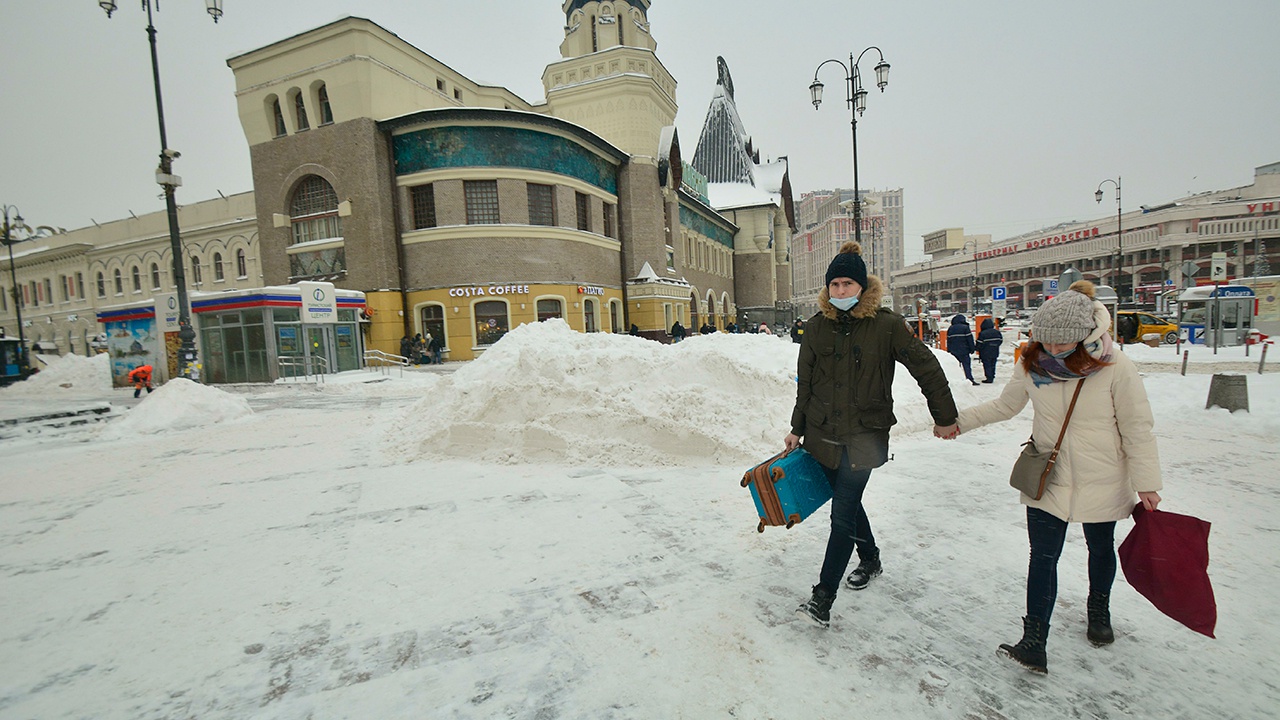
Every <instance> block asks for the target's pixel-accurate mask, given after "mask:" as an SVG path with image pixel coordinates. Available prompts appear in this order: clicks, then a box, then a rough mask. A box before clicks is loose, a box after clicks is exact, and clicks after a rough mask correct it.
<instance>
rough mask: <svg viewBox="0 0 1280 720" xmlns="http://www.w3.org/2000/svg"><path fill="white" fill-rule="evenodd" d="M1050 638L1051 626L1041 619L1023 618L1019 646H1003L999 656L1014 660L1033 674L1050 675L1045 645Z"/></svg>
mask: <svg viewBox="0 0 1280 720" xmlns="http://www.w3.org/2000/svg"><path fill="white" fill-rule="evenodd" d="M1048 637H1049V624H1048V623H1046V622H1044V621H1043V620H1041V619H1039V618H1032V617H1024V618H1022V639H1021V640H1019V641H1018V644H1017V645H1001V646H1000V650H999V654H1000V655H1003V656H1005V657H1007V658H1010V659H1012V660H1013V661H1014V662H1016V663H1018V664H1019V665H1021V666H1023V667H1025V668H1026V669H1028V670H1030V671H1031V672H1038V673H1043V674H1046V675H1047V674H1048V673H1049V661H1048V657H1047V656H1046V655H1045V651H1044V645H1045V641H1046V640H1047V639H1048Z"/></svg>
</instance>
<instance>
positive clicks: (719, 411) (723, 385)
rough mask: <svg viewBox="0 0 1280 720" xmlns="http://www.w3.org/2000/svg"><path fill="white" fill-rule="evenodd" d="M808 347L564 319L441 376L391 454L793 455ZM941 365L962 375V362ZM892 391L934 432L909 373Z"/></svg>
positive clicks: (520, 334) (567, 458)
mask: <svg viewBox="0 0 1280 720" xmlns="http://www.w3.org/2000/svg"><path fill="white" fill-rule="evenodd" d="M798 348H799V346H798V345H795V344H793V343H792V342H790V340H787V339H781V338H776V337H773V336H770V335H750V334H745V335H729V334H725V333H716V334H712V335H699V336H694V337H691V338H689V339H688V340H685V341H684V342H682V343H678V344H674V345H663V344H660V343H656V342H653V341H651V340H646V339H643V338H636V337H631V336H628V335H611V334H607V333H590V334H584V333H579V332H574V331H573V330H571V329H570V328H569V327H568V325H566V324H565V323H564V322H563V321H561V320H550V321H547V322H542V323H536V324H527V325H523V326H520V327H518V328H516V329H515V330H513V331H512V332H510V333H508V334H507V335H506V336H505V337H504V338H503V339H502V341H501V342H499V343H498V344H496V345H495V346H494V347H493V348H491V349H490V350H488V351H486V352H485V353H484V355H482V356H481V357H480V358H479V359H477V360H475V361H474V362H471V363H469V364H468V365H467V366H466V367H464V368H462V369H460V370H458V371H457V372H456V373H454V374H452V375H450V376H442V377H440V379H439V382H438V383H436V385H435V387H434V388H431V389H430V390H429V391H428V392H429V395H428V397H426V398H424V399H423V400H421V401H419V402H418V403H416V404H415V405H414V406H413V407H412V408H411V409H410V410H409V412H408V413H406V414H405V416H404V417H403V418H401V419H399V420H398V421H397V422H396V423H395V426H394V431H393V432H389V433H387V437H388V443H389V445H390V447H389V452H390V454H391V455H393V456H399V457H400V459H402V460H404V461H413V460H416V459H420V458H438V457H444V456H451V457H468V458H471V459H475V460H480V461H486V462H504V463H514V462H554V463H566V464H574V463H587V464H595V465H650V464H658V465H700V464H731V465H745V466H749V465H750V464H752V463H754V462H758V461H760V460H762V459H764V458H765V457H767V456H768V455H769V454H770V453H772V452H775V451H776V450H778V449H780V448H781V447H782V438H783V436H784V435H786V433H787V431H788V429H789V423H790V419H791V408H792V406H793V404H794V402H795V392H796V384H795V367H796V354H797V350H798ZM940 359H941V361H942V362H943V367H944V368H946V369H947V372H948V376H953V373H955V374H956V375H958V373H959V367H958V366H957V364H956V362H955V360H953V359H951V358H950V356H943V357H941V358H940ZM965 385H966V386H967V385H968V383H965ZM894 396H895V398H896V399H897V402H896V403H895V413H896V414H897V416H898V420H899V426H898V427H899V429H901V428H910V429H915V430H919V429H920V428H923V427H931V426H932V419H931V418H930V417H929V414H928V409H927V407H926V405H925V403H924V399H923V398H922V397H921V396H920V391H919V389H918V387H917V386H916V384H915V380H914V379H913V378H912V377H911V376H910V374H909V373H907V372H906V370H905V369H900V371H899V372H898V373H897V375H896V376H895V380H894ZM957 401H958V402H960V401H961V399H960V397H957ZM406 437H408V438H413V439H415V440H411V441H410V442H407V443H406V442H405V438H406ZM417 439H420V440H417Z"/></svg>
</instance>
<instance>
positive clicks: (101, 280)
mask: <svg viewBox="0 0 1280 720" xmlns="http://www.w3.org/2000/svg"><path fill="white" fill-rule="evenodd" d="M97 282H98V297H106V296H107V279H106V278H105V277H103V276H102V273H98V281H97Z"/></svg>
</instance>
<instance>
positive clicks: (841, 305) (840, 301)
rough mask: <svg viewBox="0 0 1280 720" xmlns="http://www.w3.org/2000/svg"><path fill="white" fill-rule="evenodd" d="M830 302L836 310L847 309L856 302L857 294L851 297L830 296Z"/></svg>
mask: <svg viewBox="0 0 1280 720" xmlns="http://www.w3.org/2000/svg"><path fill="white" fill-rule="evenodd" d="M831 304H832V305H834V306H835V307H836V309H837V310H848V309H849V308H851V307H853V306H854V305H857V304H858V296H857V295H854V296H853V297H847V298H831Z"/></svg>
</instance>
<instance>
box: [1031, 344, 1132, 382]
mask: <svg viewBox="0 0 1280 720" xmlns="http://www.w3.org/2000/svg"><path fill="white" fill-rule="evenodd" d="M1043 352H1044V346H1043V345H1041V344H1040V343H1038V342H1036V341H1034V340H1032V341H1031V342H1029V343H1027V349H1026V350H1024V351H1022V369H1023V370H1025V371H1026V372H1027V374H1028V375H1030V374H1031V373H1033V372H1036V371H1037V370H1039V368H1040V355H1041V353H1043ZM1062 364H1063V365H1065V366H1066V368H1067V370H1069V371H1071V373H1073V374H1075V375H1080V376H1081V377H1083V376H1085V375H1088V374H1089V373H1091V372H1094V371H1095V370H1098V369H1100V368H1104V367H1106V366H1108V365H1110V364H1111V363H1107V362H1102V361H1101V360H1099V359H1098V358H1096V357H1094V356H1092V355H1090V354H1089V351H1088V350H1085V348H1084V343H1083V342H1078V343H1076V351H1075V352H1073V353H1071V354H1070V355H1068V356H1066V357H1065V358H1063V359H1062ZM1042 374H1043V373H1042Z"/></svg>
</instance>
